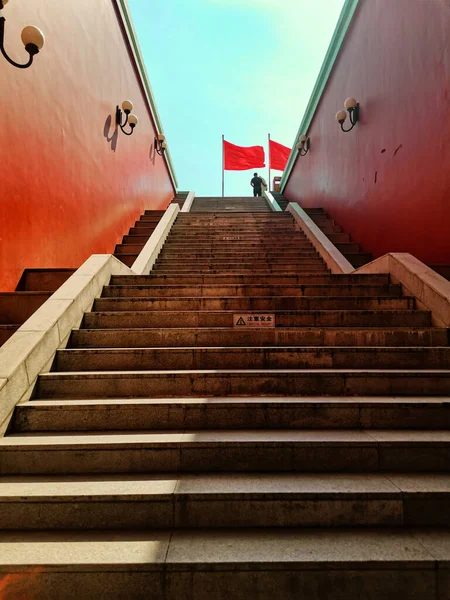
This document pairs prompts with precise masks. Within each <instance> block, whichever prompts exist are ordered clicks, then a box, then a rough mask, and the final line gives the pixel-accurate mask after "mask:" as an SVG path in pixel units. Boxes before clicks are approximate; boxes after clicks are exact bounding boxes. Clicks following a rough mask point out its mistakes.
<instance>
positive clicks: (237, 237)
mask: <svg viewBox="0 0 450 600" xmlns="http://www.w3.org/2000/svg"><path fill="white" fill-rule="evenodd" d="M222 239H223V240H240V239H241V238H240V237H239V236H238V235H230V236H228V237H223V238H222Z"/></svg>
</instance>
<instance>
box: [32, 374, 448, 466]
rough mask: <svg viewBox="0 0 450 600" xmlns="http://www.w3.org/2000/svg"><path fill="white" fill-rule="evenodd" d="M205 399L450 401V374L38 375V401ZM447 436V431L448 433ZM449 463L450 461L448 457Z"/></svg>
mask: <svg viewBox="0 0 450 600" xmlns="http://www.w3.org/2000/svg"><path fill="white" fill-rule="evenodd" d="M199 394H201V395H205V396H242V395H249V396H255V395H256V396H257V395H262V396H278V395H286V396H317V395H331V394H333V395H335V396H391V395H399V396H423V395H425V396H448V395H450V371H449V370H438V369H427V370H408V369H402V370H400V369H398V370H391V369H384V370H383V369H358V370H356V369H339V370H333V369H309V370H308V369H274V370H270V371H267V370H258V369H251V370H250V369H239V370H232V369H220V370H206V369H202V370H195V371H194V370H184V371H181V370H180V371H136V370H135V371H91V372H69V373H62V372H59V373H44V374H41V375H40V377H39V380H38V382H37V385H36V395H37V397H38V398H42V399H55V398H60V399H72V398H73V399H76V398H90V397H92V398H152V397H160V396H164V397H174V396H175V397H180V396H183V397H189V398H191V397H196V396H198V395H199ZM448 434H449V436H450V431H449V432H448ZM449 458H450V455H449ZM448 466H449V467H450V462H449V465H448Z"/></svg>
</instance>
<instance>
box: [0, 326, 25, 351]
mask: <svg viewBox="0 0 450 600" xmlns="http://www.w3.org/2000/svg"><path fill="white" fill-rule="evenodd" d="M20 325H21V323H9V324H4V323H3V324H2V323H0V346H2V345H3V344H4V343H5V342H6V341H7V340H9V338H10V337H12V336H13V335H14V334H15V333H16V331H17V330H18V329H19V327H20Z"/></svg>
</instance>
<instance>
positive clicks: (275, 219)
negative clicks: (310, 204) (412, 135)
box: [176, 211, 294, 225]
mask: <svg viewBox="0 0 450 600" xmlns="http://www.w3.org/2000/svg"><path fill="white" fill-rule="evenodd" d="M293 220H294V218H293V216H292V215H291V214H290V213H273V212H269V213H263V214H252V213H249V214H246V213H245V212H244V213H242V212H240V213H238V212H223V211H222V212H220V211H219V212H217V214H214V213H213V214H211V213H208V214H204V215H202V214H199V213H197V214H193V213H192V212H191V213H179V214H178V215H177V219H176V222H177V223H183V224H187V225H189V224H190V223H200V224H203V223H206V224H207V223H217V222H221V223H230V222H231V223H236V224H239V223H243V224H247V223H257V224H260V223H290V222H292V221H293Z"/></svg>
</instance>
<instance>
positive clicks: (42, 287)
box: [16, 268, 76, 293]
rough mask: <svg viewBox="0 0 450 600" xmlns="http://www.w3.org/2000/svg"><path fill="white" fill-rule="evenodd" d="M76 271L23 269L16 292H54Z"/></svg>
mask: <svg viewBox="0 0 450 600" xmlns="http://www.w3.org/2000/svg"><path fill="white" fill-rule="evenodd" d="M75 270H76V269H48V268H34V269H24V271H23V273H22V276H21V277H20V280H19V283H18V284H17V286H16V292H52V293H53V292H55V291H56V290H57V289H58V288H59V287H61V286H62V284H63V283H64V282H66V281H67V280H68V279H69V277H70V276H71V275H73V273H75Z"/></svg>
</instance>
